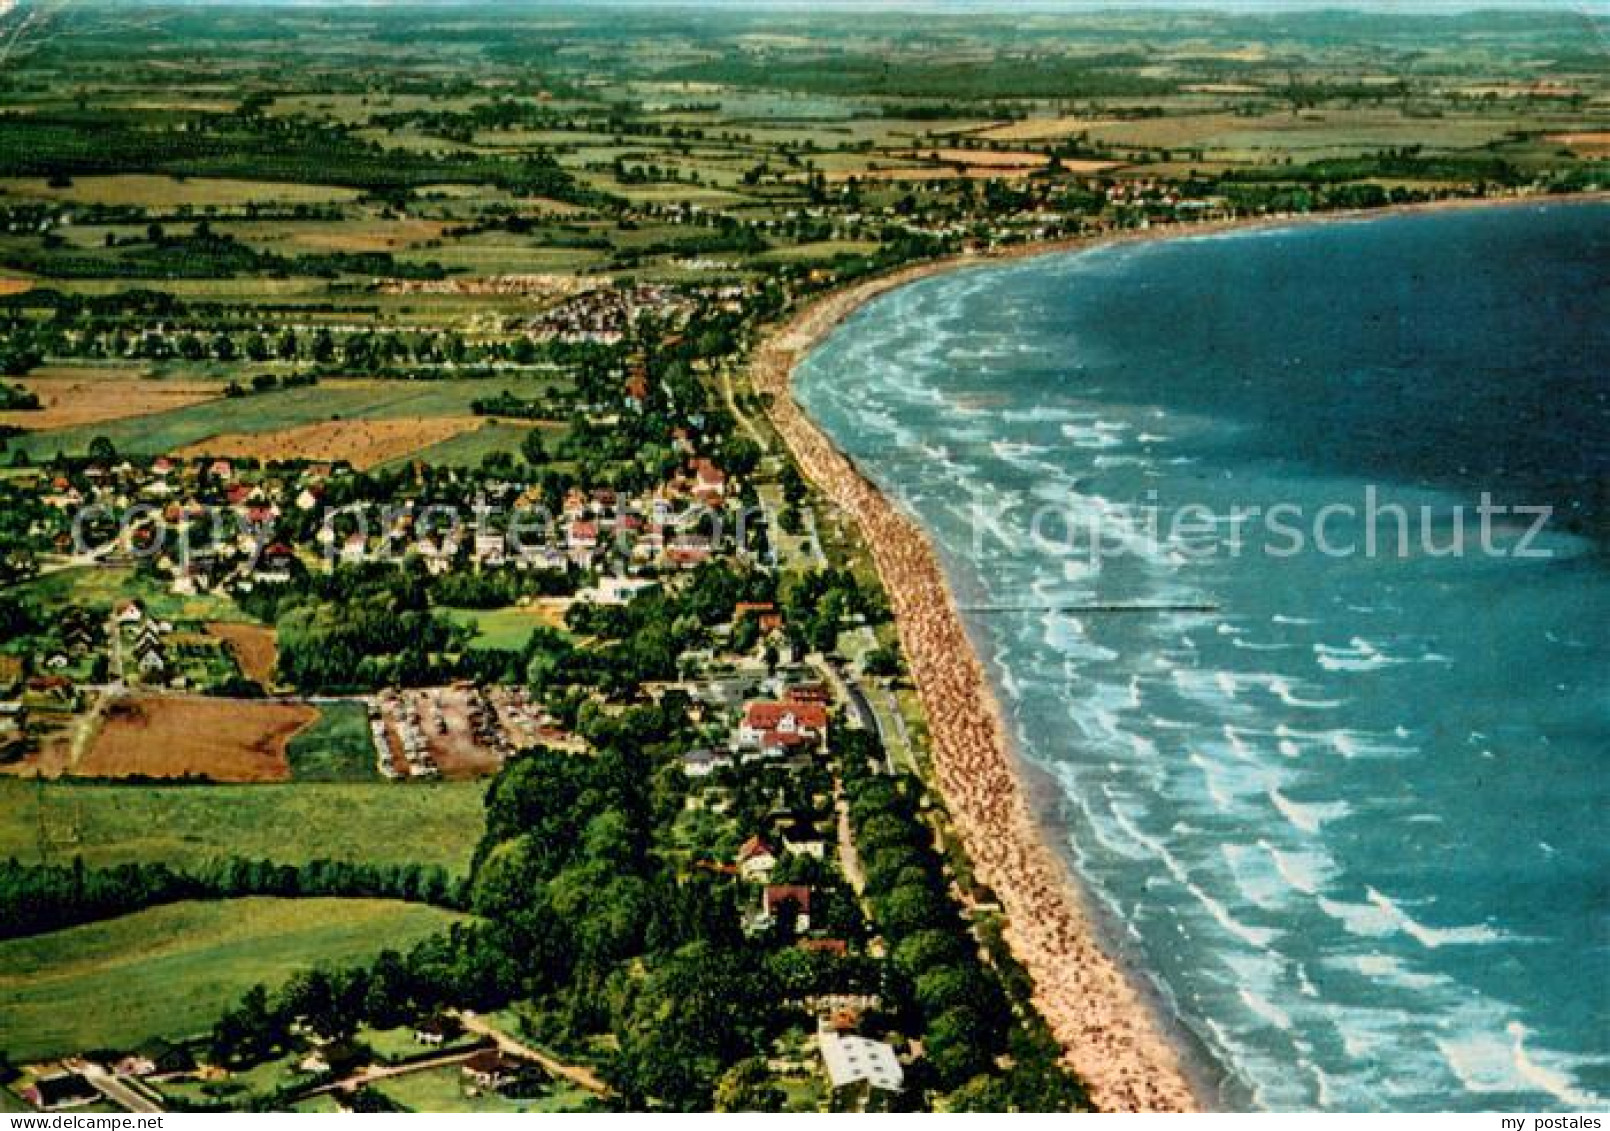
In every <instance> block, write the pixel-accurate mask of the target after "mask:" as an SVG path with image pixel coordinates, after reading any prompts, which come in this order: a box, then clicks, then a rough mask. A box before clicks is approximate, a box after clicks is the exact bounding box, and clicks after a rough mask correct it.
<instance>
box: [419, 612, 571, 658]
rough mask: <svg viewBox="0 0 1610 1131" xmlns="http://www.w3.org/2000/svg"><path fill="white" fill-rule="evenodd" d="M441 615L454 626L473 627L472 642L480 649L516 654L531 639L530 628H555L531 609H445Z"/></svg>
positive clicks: (540, 614)
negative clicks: (446, 617)
mask: <svg viewBox="0 0 1610 1131" xmlns="http://www.w3.org/2000/svg"><path fill="white" fill-rule="evenodd" d="M443 612H445V613H446V614H447V615H448V617H449V618H451V619H452V620H453V621H454V622H455V623H457V624H462V625H468V626H470V627H472V628H474V629H475V641H474V643H475V644H476V646H477V647H481V648H504V649H509V650H511V651H518V650H519V649H521V648H524V647H525V645H526V641H528V640H530V639H531V633H532V630H533V629H536V628H539V627H543V626H546V627H548V628H552V627H554V625H553V622H552V621H551V620H549V619H547V618H546V617H545V616H544V614H543V613H542V612H541V611H540V610H538V609H534V608H520V607H510V608H504V609H444V610H443Z"/></svg>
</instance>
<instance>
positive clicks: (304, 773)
mask: <svg viewBox="0 0 1610 1131" xmlns="http://www.w3.org/2000/svg"><path fill="white" fill-rule="evenodd" d="M285 754H286V756H287V757H288V758H289V759H290V760H291V776H292V777H294V778H295V779H296V780H297V781H326V782H328V781H378V780H379V779H380V775H379V773H378V772H377V771H376V770H375V748H374V742H373V741H372V740H371V739H370V737H369V716H368V714H367V712H365V711H364V709H363V705H362V704H361V703H323V704H320V705H319V721H318V722H316V723H314V724H313V725H312V726H310V727H308V728H307V729H306V730H304V731H303V732H302V733H301V734H299V735H297V736H296V737H295V738H293V739H291V741H290V743H289V745H287V746H286V748H285Z"/></svg>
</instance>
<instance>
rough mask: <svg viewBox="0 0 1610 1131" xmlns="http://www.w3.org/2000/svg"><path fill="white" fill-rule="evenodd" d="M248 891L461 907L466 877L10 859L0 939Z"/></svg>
mask: <svg viewBox="0 0 1610 1131" xmlns="http://www.w3.org/2000/svg"><path fill="white" fill-rule="evenodd" d="M249 895H262V896H280V897H295V896H303V897H310V896H342V897H349V898H364V899H401V900H407V901H409V902H413V903H430V904H434V905H436V906H440V907H449V908H460V907H462V906H464V904H465V900H466V895H467V893H466V890H465V886H464V883H463V881H462V880H454V879H452V878H451V877H449V876H448V874H447V873H446V872H445V871H443V870H442V869H441V868H439V867H435V866H428V865H420V864H360V863H353V862H351V861H345V860H314V861H310V862H308V863H306V864H301V865H292V864H275V863H273V862H271V861H267V860H249V859H246V858H244V857H238V856H236V857H226V858H223V859H219V860H213V861H209V862H208V863H206V864H204V865H201V866H200V867H197V868H194V869H191V870H188V871H181V870H178V869H175V868H172V867H169V866H168V865H166V864H120V865H117V866H115V867H112V868H100V869H92V868H87V867H85V865H84V862H83V860H82V858H75V859H74V861H73V863H72V864H69V865H54V864H23V863H20V862H18V861H17V860H15V859H12V860H9V861H6V862H4V863H0V938H20V937H22V936H24V935H36V934H42V933H44V932H46V931H56V930H60V929H61V928H63V927H71V926H74V925H75V924H78V923H89V922H94V921H95V920H97V919H109V918H112V917H114V916H117V915H126V914H128V913H129V912H131V911H138V910H141V909H142V908H146V907H155V906H157V905H158V904H163V903H176V902H178V901H180V900H186V899H230V898H235V897H239V896H249Z"/></svg>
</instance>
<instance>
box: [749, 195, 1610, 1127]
mask: <svg viewBox="0 0 1610 1131" xmlns="http://www.w3.org/2000/svg"><path fill="white" fill-rule="evenodd" d="M1605 200H1610V193H1605V192H1594V193H1570V194H1558V195H1552V196H1549V195H1533V196H1517V197H1498V198H1482V199H1470V198H1460V199H1453V200H1443V201H1430V202H1423V203H1415V204H1404V205H1395V206H1390V207H1386V208H1379V209H1370V210H1362V211H1338V212H1327V213H1320V214H1317V215H1315V214H1309V215H1298V216H1281V217H1256V218H1250V219H1240V220H1225V221H1211V222H1204V223H1196V224H1168V225H1161V226H1158V227H1152V228H1146V229H1132V230H1127V231H1118V232H1103V233H1099V234H1093V235H1084V236H1077V237H1070V238H1067V239H1061V240H1051V241H1045V242H1041V243H1032V244H1023V245H1015V246H1013V247H1010V248H1006V249H1002V250H1001V251H998V252H992V253H982V254H962V255H956V256H951V257H948V258H945V259H939V260H930V261H926V262H923V263H918V264H913V265H910V266H907V267H904V268H899V269H896V270H894V271H892V272H890V273H888V274H885V275H880V276H876V277H873V278H870V279H864V280H861V281H859V282H856V283H852V284H850V285H849V286H847V287H845V288H842V289H840V290H836V291H831V292H828V293H827V294H825V295H823V296H820V297H819V298H816V299H814V300H812V301H811V302H810V303H808V305H806V306H805V307H803V308H802V309H801V310H799V311H798V312H797V313H796V314H795V315H794V316H793V317H791V318H790V319H789V320H788V321H787V322H786V323H783V324H782V325H781V326H778V327H775V328H773V329H772V330H771V331H770V332H769V333H768V335H767V336H766V337H765V338H764V339H763V340H762V341H761V342H760V344H759V345H758V346H757V348H756V349H755V351H754V353H753V355H752V357H751V360H750V362H749V364H748V373H749V376H750V381H751V383H752V385H753V387H754V390H755V391H756V392H759V393H769V394H770V395H771V403H770V406H769V408H768V410H767V415H768V418H769V420H770V421H771V424H772V426H773V427H774V428H775V429H776V431H777V432H778V434H779V436H780V437H781V438H782V440H783V442H784V443H785V444H786V445H787V447H788V449H789V451H790V453H791V454H792V455H793V457H794V459H795V461H796V462H797V463H798V465H799V468H800V471H801V473H802V474H803V475H805V477H806V478H808V479H809V480H810V481H811V482H812V483H813V484H815V485H816V487H817V488H818V489H820V490H821V491H823V492H824V493H825V494H826V495H827V496H828V497H829V498H830V499H832V500H833V502H834V503H835V504H836V505H837V506H838V507H839V508H840V509H841V510H843V511H844V512H846V513H847V514H848V515H849V516H850V518H851V519H852V520H853V521H854V522H855V523H856V525H857V527H858V528H859V530H860V532H861V535H862V537H863V539H864V540H865V541H866V543H867V546H868V549H869V551H870V553H871V555H872V558H873V561H874V564H875V566H876V568H877V571H878V575H879V577H880V579H881V580H882V582H883V585H884V588H885V590H886V591H887V593H888V596H889V600H890V604H891V606H892V608H893V611H894V616H895V621H896V625H897V628H898V631H899V635H900V640H901V644H902V646H903V648H904V650H905V653H906V659H907V662H908V664H909V666H910V671H911V676H912V679H913V682H914V683H915V685H916V688H917V691H918V694H919V696H920V698H921V700H922V703H923V709H924V712H925V714H926V715H927V718H928V724H929V729H930V733H931V736H932V740H933V762H934V773H935V778H936V782H937V785H938V787H939V790H940V793H941V795H942V796H943V798H944V801H945V804H946V806H947V807H948V808H949V810H950V813H951V817H952V819H953V821H954V822H955V825H956V828H957V831H958V834H959V835H960V837H961V839H962V843H963V846H964V848H965V849H966V851H967V854H968V856H969V858H970V859H971V861H972V863H973V866H974V868H975V870H976V871H977V873H978V875H979V877H980V879H982V880H983V881H984V882H985V883H987V884H989V885H990V887H992V888H993V889H994V890H995V892H996V893H997V894H998V895H999V897H1000V899H1001V902H1002V906H1003V908H1004V909H1005V912H1006V918H1007V930H1006V932H1005V937H1006V940H1007V942H1008V944H1009V945H1010V947H1011V949H1012V952H1013V954H1014V955H1015V956H1016V957H1017V959H1018V960H1019V961H1020V962H1022V963H1023V965H1024V966H1025V967H1026V968H1027V970H1028V971H1029V973H1030V975H1031V977H1032V979H1033V982H1034V986H1035V990H1034V1004H1035V1006H1036V1008H1037V1009H1038V1010H1039V1011H1040V1014H1041V1016H1042V1017H1043V1018H1044V1019H1045V1021H1046V1023H1047V1025H1048V1026H1049V1028H1050V1030H1051V1032H1052V1034H1053V1035H1054V1036H1055V1038H1056V1039H1057V1041H1058V1042H1059V1043H1060V1044H1061V1045H1062V1048H1063V1050H1064V1057H1065V1060H1066V1061H1067V1063H1068V1064H1069V1066H1070V1067H1071V1068H1072V1069H1073V1070H1074V1072H1075V1073H1077V1074H1078V1075H1079V1077H1080V1078H1081V1080H1082V1081H1083V1082H1084V1083H1085V1085H1086V1086H1087V1087H1088V1088H1089V1090H1090V1095H1091V1098H1092V1100H1093V1101H1094V1103H1095V1104H1096V1106H1097V1107H1098V1108H1099V1109H1100V1110H1103V1111H1197V1110H1204V1109H1207V1108H1210V1107H1211V1106H1213V1105H1212V1100H1211V1099H1210V1098H1209V1097H1210V1096H1211V1095H1212V1093H1213V1092H1214V1091H1215V1089H1214V1088H1213V1087H1212V1085H1211V1084H1210V1083H1209V1081H1208V1080H1206V1079H1205V1078H1204V1077H1205V1076H1206V1075H1207V1073H1206V1072H1205V1071H1204V1070H1203V1066H1202V1065H1193V1064H1191V1063H1190V1056H1191V1053H1192V1052H1193V1051H1195V1050H1193V1049H1191V1048H1190V1047H1189V1046H1191V1045H1192V1044H1194V1042H1193V1041H1192V1040H1191V1039H1190V1034H1189V1032H1188V1031H1187V1030H1186V1029H1185V1027H1184V1025H1183V1024H1182V1023H1181V1022H1179V1021H1178V1020H1177V1019H1176V1018H1175V1017H1174V1016H1173V1013H1172V1010H1170V1009H1169V1008H1168V1007H1167V1005H1166V1003H1165V1002H1164V1000H1163V995H1162V993H1161V991H1160V990H1159V989H1157V988H1156V987H1154V986H1153V984H1152V983H1151V982H1150V981H1149V980H1147V979H1146V978H1145V977H1144V976H1143V975H1141V974H1140V973H1139V972H1138V971H1135V970H1132V969H1128V968H1126V966H1125V963H1124V960H1123V957H1122V953H1121V948H1119V947H1117V946H1115V945H1113V944H1112V943H1111V942H1110V941H1109V940H1110V938H1111V937H1112V934H1113V932H1111V931H1108V930H1103V929H1102V928H1103V923H1102V918H1101V913H1100V909H1099V907H1097V906H1096V905H1095V901H1094V900H1093V899H1092V897H1091V896H1090V893H1089V891H1088V888H1087V886H1086V883H1085V881H1084V880H1083V878H1082V877H1081V876H1080V875H1079V874H1078V872H1077V870H1076V869H1075V868H1074V866H1073V864H1072V861H1071V860H1070V859H1069V858H1068V855H1067V854H1066V853H1065V852H1061V851H1058V850H1057V849H1056V848H1055V843H1056V840H1055V838H1054V837H1053V836H1052V835H1050V834H1051V830H1050V829H1049V828H1047V823H1046V818H1047V816H1048V814H1047V812H1046V811H1045V810H1046V806H1045V805H1044V803H1043V802H1044V799H1043V798H1041V799H1040V801H1039V803H1037V802H1036V798H1035V796H1034V793H1035V791H1034V788H1033V787H1034V776H1035V775H1034V767H1033V766H1032V765H1031V764H1030V763H1028V761H1027V759H1025V758H1024V757H1023V756H1022V753H1021V751H1019V750H1018V749H1017V748H1016V744H1015V742H1014V741H1013V739H1012V737H1011V731H1010V729H1009V728H1008V727H1007V726H1006V724H1005V720H1004V716H1003V714H1002V712H1001V708H1000V702H999V699H998V697H997V695H996V691H995V688H994V687H993V685H992V683H991V680H990V678H989V675H988V673H987V671H986V669H985V667H984V664H983V661H982V660H981V659H980V658H979V655H978V653H977V651H976V650H975V649H974V647H973V641H972V637H971V635H970V633H969V631H968V629H967V626H966V623H965V621H964V619H963V617H962V616H961V614H960V612H959V611H958V610H957V608H956V605H955V600H954V596H953V594H952V593H951V591H950V588H949V583H948V579H947V578H946V576H945V573H944V569H943V566H942V565H941V563H940V559H939V556H938V554H937V552H936V550H935V549H934V547H933V545H932V543H931V542H930V540H929V537H928V534H927V532H926V531H924V530H923V529H922V528H921V527H920V526H919V525H917V523H916V522H915V521H914V520H913V519H912V518H910V517H908V516H907V515H905V514H904V513H902V512H901V511H899V510H898V509H897V508H896V507H895V506H894V504H893V503H891V502H890V501H889V500H888V499H887V498H886V497H885V496H884V495H883V494H882V492H881V491H879V490H878V488H877V487H876V486H874V485H873V484H872V483H871V481H870V480H869V479H867V478H866V476H864V475H863V474H862V473H861V471H860V470H859V469H858V468H857V467H856V466H855V464H854V463H853V461H851V460H850V459H849V457H847V456H846V455H844V454H843V453H842V452H841V451H840V450H839V449H838V448H837V446H836V445H834V443H833V442H832V441H831V440H830V439H829V438H828V437H827V436H826V435H825V434H824V433H823V432H822V431H821V430H820V429H819V428H818V427H817V425H816V424H815V422H814V421H813V420H811V418H810V417H809V416H808V415H806V413H805V411H804V410H803V409H802V408H801V407H800V406H799V404H798V403H797V402H796V401H795V400H794V398H793V395H792V379H793V373H794V370H795V368H796V366H797V365H798V364H799V363H800V362H801V361H802V360H803V359H804V357H805V356H806V355H807V354H808V353H809V352H810V350H811V349H812V348H813V347H814V346H815V345H816V344H817V343H818V342H819V341H821V340H822V339H823V338H825V337H826V336H827V335H828V334H829V333H831V332H832V331H833V330H834V329H835V328H836V327H837V326H838V325H839V324H840V323H841V322H843V321H844V320H845V319H846V318H848V317H850V316H851V315H852V314H854V313H855V312H856V311H857V310H859V309H860V308H861V307H862V306H863V305H865V304H866V303H868V302H870V301H871V300H872V299H874V298H876V297H878V296H879V295H882V294H886V293H888V292H889V291H892V290H894V289H896V288H898V287H901V286H905V285H906V284H908V283H912V282H916V281H918V280H920V279H924V278H928V277H931V276H934V275H939V274H943V273H949V272H951V271H956V270H961V269H964V268H967V267H973V266H980V267H982V266H992V265H1000V264H1003V263H1007V262H1010V261H1011V260H1016V259H1026V258H1032V257H1039V256H1043V255H1052V254H1058V253H1064V252H1075V251H1083V250H1090V249H1093V248H1096V247H1103V246H1109V245H1113V244H1120V243H1136V242H1148V241H1151V240H1159V239H1182V238H1191V237H1193V236H1211V235H1216V234H1225V233H1231V232H1243V231H1257V230H1267V229H1278V228H1291V227H1299V226H1306V225H1309V224H1316V223H1338V222H1346V221H1350V220H1355V221H1356V220H1371V219H1380V218H1385V217H1388V216H1393V215H1404V214H1411V213H1425V212H1438V211H1451V210H1456V209H1466V208H1494V207H1526V206H1536V205H1546V204H1551V203H1559V204H1569V203H1578V202H1587V201H1598V202H1603V201H1605ZM1115 952H1116V953H1115ZM1204 1059H1205V1058H1204ZM1218 1067H1220V1068H1221V1069H1222V1068H1224V1067H1225V1066H1218Z"/></svg>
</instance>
